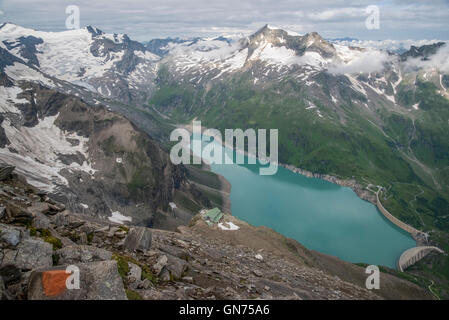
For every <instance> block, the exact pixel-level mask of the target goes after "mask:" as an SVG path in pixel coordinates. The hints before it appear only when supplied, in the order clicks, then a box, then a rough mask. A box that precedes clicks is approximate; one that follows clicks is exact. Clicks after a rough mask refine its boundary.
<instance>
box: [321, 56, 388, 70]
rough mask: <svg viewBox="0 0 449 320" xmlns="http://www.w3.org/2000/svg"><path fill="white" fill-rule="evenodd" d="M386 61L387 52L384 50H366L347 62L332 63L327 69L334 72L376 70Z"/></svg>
mask: <svg viewBox="0 0 449 320" xmlns="http://www.w3.org/2000/svg"><path fill="white" fill-rule="evenodd" d="M387 61H388V54H387V53H386V52H384V51H378V50H367V51H364V52H362V53H361V54H360V55H358V56H357V57H354V58H353V59H352V60H351V61H349V62H348V63H341V64H336V65H333V66H332V67H330V68H329V70H328V71H329V72H330V73H334V74H345V73H370V72H378V71H382V70H383V68H384V64H385V62H387Z"/></svg>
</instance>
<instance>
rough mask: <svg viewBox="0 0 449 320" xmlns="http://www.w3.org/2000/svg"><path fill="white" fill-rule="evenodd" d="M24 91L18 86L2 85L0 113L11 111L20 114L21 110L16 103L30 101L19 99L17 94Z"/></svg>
mask: <svg viewBox="0 0 449 320" xmlns="http://www.w3.org/2000/svg"><path fill="white" fill-rule="evenodd" d="M20 93H22V89H21V88H19V87H16V86H13V87H3V86H0V113H4V112H11V113H18V114H20V110H19V109H17V108H16V106H15V104H20V103H29V102H28V100H26V99H18V98H17V95H18V94H20Z"/></svg>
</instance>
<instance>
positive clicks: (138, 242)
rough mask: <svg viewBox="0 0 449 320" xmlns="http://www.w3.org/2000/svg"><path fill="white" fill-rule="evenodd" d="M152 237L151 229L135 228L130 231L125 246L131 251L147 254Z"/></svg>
mask: <svg viewBox="0 0 449 320" xmlns="http://www.w3.org/2000/svg"><path fill="white" fill-rule="evenodd" d="M151 237H152V233H151V229H148V228H144V227H134V228H131V229H130V230H129V232H128V235H127V236H126V238H125V242H124V244H123V246H124V248H125V249H127V250H129V251H134V250H139V251H143V252H145V251H147V250H149V249H150V246H151Z"/></svg>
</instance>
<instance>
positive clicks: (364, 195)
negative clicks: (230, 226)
mask: <svg viewBox="0 0 449 320" xmlns="http://www.w3.org/2000/svg"><path fill="white" fill-rule="evenodd" d="M181 127H182V128H184V129H186V130H188V131H189V132H190V133H191V134H193V130H192V123H190V124H188V125H183V126H181ZM207 129H208V128H206V127H203V126H201V132H202V133H203V132H204V131H205V130H207ZM212 137H213V138H214V140H216V141H217V142H219V143H220V144H221V145H222V146H223V147H227V148H229V149H231V150H234V151H235V152H239V153H242V154H244V155H245V156H252V157H256V158H257V156H256V155H253V154H249V153H248V152H247V151H245V150H243V151H242V150H235V149H234V147H233V146H230V145H228V144H227V143H226V142H225V141H224V140H223V139H222V137H220V136H218V137H217V136H215V135H212ZM203 163H204V165H205V167H206V170H208V171H211V172H212V170H211V167H210V165H209V164H207V163H206V162H204V161H203ZM277 165H278V166H281V167H283V168H285V169H287V170H289V171H291V172H294V173H298V174H301V175H303V176H305V177H307V178H314V179H320V180H324V181H327V182H330V183H333V184H336V185H339V186H341V187H348V188H350V189H351V190H353V191H354V193H355V194H356V195H357V197H359V198H360V199H361V200H364V201H367V202H369V203H371V204H373V205H374V206H375V207H376V208H378V200H377V196H376V193H375V192H374V191H372V190H370V189H369V188H367V187H365V186H364V185H362V184H361V183H360V182H358V181H357V180H355V179H341V178H338V177H336V176H334V175H330V174H321V173H313V172H311V171H308V170H304V169H301V168H297V167H295V166H293V165H289V164H284V163H280V162H278V163H277ZM215 174H217V173H215ZM217 175H218V174H217ZM218 176H219V179H220V182H221V184H222V188H226V189H227V188H229V193H228V195H227V196H226V197H225V196H224V195H223V192H222V196H223V203H226V205H227V206H228V207H227V208H229V213H231V201H230V190H231V184H230V182H229V181H228V180H227V179H226V178H224V177H223V176H221V175H218ZM378 211H379V213H380V214H381V215H382V216H383V217H385V218H386V219H388V220H390V223H392V224H394V225H395V226H396V227H398V228H400V229H401V230H404V231H405V232H407V233H409V232H408V231H407V230H405V229H404V228H402V227H400V226H399V225H398V224H397V223H394V222H393V221H391V219H390V218H389V217H387V216H386V215H385V214H384V213H383V212H382V211H381V210H379V208H378ZM390 215H391V214H390ZM396 219H397V218H396ZM409 235H410V236H411V237H412V238H413V239H414V240H415V245H416V246H420V245H423V239H422V237H420V236H419V234H416V233H409Z"/></svg>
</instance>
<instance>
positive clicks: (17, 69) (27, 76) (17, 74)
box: [0, 29, 55, 88]
mask: <svg viewBox="0 0 449 320" xmlns="http://www.w3.org/2000/svg"><path fill="white" fill-rule="evenodd" d="M0 30H1V29H0ZM5 73H6V74H7V75H8V77H10V78H11V79H13V80H15V81H20V80H27V81H32V82H39V83H41V84H42V85H44V86H47V87H50V88H54V87H55V84H54V82H53V81H51V80H50V79H48V78H46V77H45V76H44V75H43V74H42V73H41V72H39V71H37V70H34V69H32V68H30V67H28V66H26V65H24V64H23V63H19V62H14V64H13V65H10V66H6V68H5Z"/></svg>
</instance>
